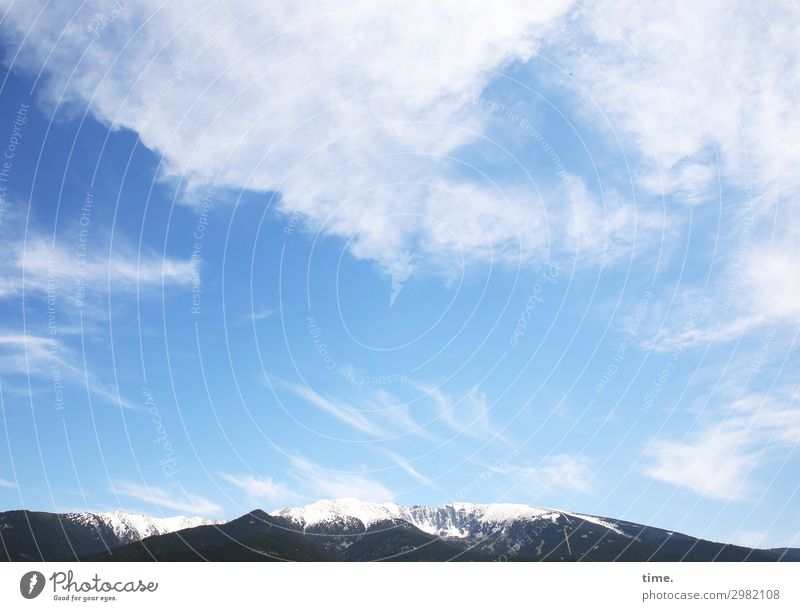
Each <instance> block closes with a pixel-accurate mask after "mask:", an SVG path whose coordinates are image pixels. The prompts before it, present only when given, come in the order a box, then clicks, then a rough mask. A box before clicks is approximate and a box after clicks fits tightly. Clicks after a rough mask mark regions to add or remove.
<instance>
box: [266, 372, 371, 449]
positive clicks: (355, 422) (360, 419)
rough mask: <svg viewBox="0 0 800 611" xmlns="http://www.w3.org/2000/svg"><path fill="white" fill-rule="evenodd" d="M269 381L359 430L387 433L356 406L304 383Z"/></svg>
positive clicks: (367, 432)
mask: <svg viewBox="0 0 800 611" xmlns="http://www.w3.org/2000/svg"><path fill="white" fill-rule="evenodd" d="M268 382H273V383H275V384H276V385H277V386H279V387H281V388H285V389H286V390H288V391H290V392H291V393H292V394H294V395H295V396H297V397H300V398H301V399H303V400H304V401H306V402H308V403H310V404H311V405H313V406H315V407H317V408H319V409H321V410H322V411H323V412H325V413H327V414H329V415H330V416H333V417H334V418H336V419H337V420H339V421H340V422H343V423H344V424H346V425H348V426H349V427H351V428H353V429H355V430H357V431H360V432H362V433H365V434H367V435H371V436H375V437H379V436H383V435H386V433H385V431H384V430H383V429H382V428H381V427H379V426H377V425H375V424H373V423H372V422H371V421H370V419H369V418H367V416H365V415H364V414H363V413H362V412H361V411H360V410H358V409H357V408H355V407H352V406H350V405H345V404H343V403H341V402H338V401H334V400H331V399H328V398H326V397H323V396H322V395H320V394H319V393H317V392H315V391H314V390H313V389H311V388H309V387H308V386H305V385H303V384H295V383H294V382H288V381H285V380H279V379H277V378H275V377H274V376H273V377H270V378H269V379H268Z"/></svg>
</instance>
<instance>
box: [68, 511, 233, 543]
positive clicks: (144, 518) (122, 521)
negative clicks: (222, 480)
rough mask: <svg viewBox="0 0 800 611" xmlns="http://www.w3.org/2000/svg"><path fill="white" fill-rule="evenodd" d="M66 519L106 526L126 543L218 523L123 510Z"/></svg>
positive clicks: (197, 518)
mask: <svg viewBox="0 0 800 611" xmlns="http://www.w3.org/2000/svg"><path fill="white" fill-rule="evenodd" d="M66 517H67V519H69V520H72V521H74V522H76V523H78V524H84V525H87V526H88V525H92V526H96V527H97V526H100V525H104V526H106V527H108V528H110V529H111V530H112V531H113V532H114V534H115V535H116V536H117V537H119V539H120V540H121V541H123V542H125V543H130V542H133V541H140V540H142V539H144V538H146V537H150V536H153V535H165V534H167V533H171V532H175V531H177V530H182V529H184V528H194V527H195V526H204V525H206V524H215V523H217V522H214V521H213V520H207V519H205V518H200V517H187V516H173V517H169V518H154V517H152V516H148V515H145V514H141V513H130V512H127V511H122V510H116V511H109V512H100V513H89V512H81V513H68V514H66Z"/></svg>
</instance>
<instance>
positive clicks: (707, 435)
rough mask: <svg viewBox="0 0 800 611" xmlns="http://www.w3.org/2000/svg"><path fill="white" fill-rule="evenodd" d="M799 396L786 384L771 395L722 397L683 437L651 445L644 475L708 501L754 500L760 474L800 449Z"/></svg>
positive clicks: (666, 439) (757, 490)
mask: <svg viewBox="0 0 800 611" xmlns="http://www.w3.org/2000/svg"><path fill="white" fill-rule="evenodd" d="M799 393H800V387H797V386H792V385H791V384H788V383H783V384H782V385H781V387H777V388H773V389H772V392H770V393H768V394H755V393H745V394H741V395H739V396H736V397H730V396H728V397H720V399H718V401H717V402H715V405H714V406H713V409H711V410H710V414H709V415H706V416H705V417H703V418H701V419H700V420H699V421H698V423H697V426H696V427H694V428H693V429H692V430H689V431H687V433H686V434H685V435H684V436H683V437H680V438H674V437H673V438H669V437H667V438H665V439H664V438H657V439H653V440H652V441H651V443H650V444H649V445H648V447H647V450H646V459H645V464H646V466H645V473H646V474H647V475H649V476H650V477H652V478H654V479H657V480H660V481H663V482H667V483H669V484H674V485H676V486H680V487H682V488H687V489H689V490H691V491H692V492H694V493H696V494H698V495H700V496H704V497H709V498H715V499H722V500H733V501H742V500H748V499H750V498H751V497H752V496H753V495H755V494H757V493H759V492H760V485H759V484H758V482H757V478H756V474H757V473H758V471H759V470H760V469H762V468H763V467H765V466H766V465H769V464H775V463H778V464H780V463H782V462H783V461H785V460H786V458H787V456H788V455H789V454H790V453H791V452H792V451H793V449H794V448H795V447H796V446H797V445H798V444H800V405H798V400H799V399H800V394H799ZM718 404H721V405H723V406H724V408H720V407H719V405H718Z"/></svg>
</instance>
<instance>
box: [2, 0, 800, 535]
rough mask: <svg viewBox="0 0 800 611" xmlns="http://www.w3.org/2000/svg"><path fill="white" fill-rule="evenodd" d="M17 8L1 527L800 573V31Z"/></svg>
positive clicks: (693, 23)
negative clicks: (742, 555) (782, 558)
mask: <svg viewBox="0 0 800 611" xmlns="http://www.w3.org/2000/svg"><path fill="white" fill-rule="evenodd" d="M3 4H4V5H6V6H5V8H4V14H3V18H2V21H1V22H0V28H1V29H2V31H3V65H4V72H3V81H2V89H0V109H1V111H2V112H1V114H0V116H2V118H3V123H2V125H0V147H2V151H3V152H2V153H0V154H2V155H3V159H2V160H0V162H2V163H5V165H3V166H0V170H3V175H2V176H1V177H0V178H3V180H2V181H0V189H1V190H0V196H2V209H0V238H2V241H3V245H4V248H3V254H2V256H1V258H0V384H2V388H1V389H0V390H1V391H2V422H3V434H2V437H3V443H2V444H0V445H1V446H2V450H0V456H2V460H0V504H1V505H2V507H3V508H6V509H11V508H17V507H27V508H34V509H40V510H48V511H53V510H57V511H63V510H105V509H111V508H119V507H122V508H126V509H131V510H137V511H144V512H148V513H152V514H154V515H173V514H176V513H190V514H201V515H206V516H208V517H234V516H237V515H240V514H242V513H244V512H246V511H248V510H249V509H252V508H253V507H263V508H266V509H274V508H277V507H281V506H286V505H292V504H299V503H303V502H308V501H312V500H316V499H318V498H324V497H343V496H348V497H349V496H352V497H358V498H362V499H363V500H370V501H388V500H395V501H397V502H400V503H405V504H414V503H430V504H437V503H444V502H452V501H474V502H501V501H502V502H520V503H531V504H537V505H544V506H551V507H559V508H564V509H570V510H575V511H581V512H585V513H595V514H600V515H606V516H612V517H618V518H623V519H628V520H631V521H636V522H641V523H647V524H652V525H656V526H662V527H665V528H670V529H675V530H682V531H684V532H688V533H691V534H694V535H697V536H703V537H707V538H711V539H716V540H722V541H731V542H737V543H744V544H749V545H763V546H767V545H779V544H790V543H794V544H797V542H798V539H797V532H798V530H799V529H800V510H799V509H798V494H797V487H798V478H797V473H798V459H799V458H800V457H798V454H797V444H798V442H799V441H800V408H799V407H798V405H797V391H798V377H797V370H798V368H797V364H798V360H797V350H796V342H797V331H798V322H800V284H798V282H800V280H799V279H800V264H798V257H797V248H798V244H799V242H798V237H800V231H798V230H799V229H800V227H799V226H798V215H797V210H798V208H797V206H798V195H800V180H798V178H797V175H796V172H792V169H793V168H795V167H797V163H798V162H800V148H798V146H797V141H798V139H797V136H798V135H800V119H798V116H800V115H798V113H797V102H798V100H797V86H798V84H800V83H798V75H799V74H800V70H799V69H798V66H800V48H798V44H797V41H796V40H795V38H794V37H793V35H792V24H796V23H797V18H798V16H797V14H796V12H794V13H793V12H792V10H793V9H792V8H791V7H790V6H788V5H787V6H784V5H782V4H781V3H777V4H771V3H766V4H764V5H763V6H759V7H758V8H748V7H747V6H741V7H739V8H737V9H736V10H729V9H728V8H726V5H724V4H720V5H716V4H714V3H711V4H709V5H708V6H704V7H697V6H694V5H689V4H687V5H686V6H685V7H683V6H678V7H676V6H673V5H672V4H671V3H670V4H666V5H665V6H667V7H668V8H665V9H664V10H655V9H654V10H653V12H652V14H648V15H642V14H640V12H639V11H638V10H635V8H633V7H626V6H624V4H625V3H619V2H615V3H609V4H605V3H600V4H599V5H596V4H595V3H592V8H591V9H589V8H587V7H585V6H582V5H579V4H577V5H576V4H572V3H568V2H553V3H551V4H546V5H542V6H541V7H539V8H536V9H532V8H531V7H529V6H526V4H525V3H520V4H519V5H517V3H515V2H509V3H508V6H507V7H498V6H494V5H492V6H491V7H489V6H482V3H474V4H473V3H453V4H452V6H451V5H450V4H449V3H441V4H440V7H439V8H436V9H434V8H431V7H429V6H426V5H425V4H423V3H419V4H417V3H410V4H409V3H402V4H400V3H397V4H395V3H384V4H382V5H381V6H377V5H376V4H375V3H359V2H354V3H353V5H352V7H350V9H351V10H347V11H345V10H338V11H336V10H332V9H325V10H324V11H323V10H320V9H319V7H316V8H315V7H309V8H299V7H294V6H291V5H283V4H280V3H279V4H276V5H270V6H269V7H268V8H250V7H248V6H246V4H244V3H241V4H240V3H234V4H233V5H229V6H228V7H227V8H226V7H221V6H218V5H216V4H213V3H212V4H209V5H207V6H206V5H203V6H202V7H198V6H197V5H196V4H192V5H191V9H188V8H187V7H181V6H180V3H175V4H174V5H173V4H171V5H170V6H165V7H159V5H158V3H150V2H144V3H136V5H133V4H125V3H122V4H120V5H119V6H117V7H116V8H114V7H113V6H111V5H103V4H95V3H87V4H85V5H83V6H82V8H80V9H78V10H77V11H74V12H73V9H69V10H68V9H67V8H66V7H51V6H48V7H47V8H46V9H45V10H44V11H42V12H41V14H40V13H39V8H38V7H37V5H38V4H39V3H37V2H26V3H25V4H24V5H23V4H22V3H5V2H4V3H3ZM475 23H481V24H482V26H483V27H481V28H478V29H476V28H475V27H474V24H475Z"/></svg>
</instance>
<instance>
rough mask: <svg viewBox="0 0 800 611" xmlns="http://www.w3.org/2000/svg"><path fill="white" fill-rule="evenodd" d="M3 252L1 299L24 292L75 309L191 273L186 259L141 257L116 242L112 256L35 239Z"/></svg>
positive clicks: (180, 281) (186, 279)
mask: <svg viewBox="0 0 800 611" xmlns="http://www.w3.org/2000/svg"><path fill="white" fill-rule="evenodd" d="M7 247H8V248H10V249H11V250H12V251H13V252H14V255H13V258H12V259H10V260H8V262H7V263H6V264H5V265H2V266H0V298H3V297H5V298H9V297H17V296H19V295H20V294H21V292H22V290H23V288H24V289H25V291H26V293H27V294H28V295H30V294H31V293H33V294H38V295H48V296H50V295H52V296H54V298H56V299H60V300H64V301H65V302H66V303H70V304H73V303H76V302H82V301H84V299H85V297H86V296H88V295H91V294H96V293H97V292H103V291H106V290H108V289H109V288H110V290H112V291H115V290H122V291H127V292H134V291H136V290H137V289H140V290H141V289H147V288H151V287H158V286H161V285H162V283H163V284H164V285H165V286H167V287H169V286H171V285H176V284H188V283H190V282H191V281H192V273H193V271H194V267H193V265H192V262H191V261H189V260H185V261H182V260H176V259H171V258H169V257H162V256H159V255H157V254H156V253H154V252H151V251H149V250H148V249H144V252H143V253H142V254H141V255H139V254H137V253H136V251H135V250H134V249H133V248H132V247H130V246H129V245H127V244H124V243H122V242H121V241H120V240H118V241H117V243H116V244H115V246H114V250H113V252H112V253H111V254H110V255H109V253H108V252H107V251H106V252H104V253H102V254H97V253H83V251H81V253H79V252H78V251H77V250H70V249H68V248H67V247H66V246H64V245H63V244H61V243H58V242H55V243H54V242H53V241H52V240H49V239H46V238H45V237H43V236H39V235H32V236H29V237H28V239H27V241H26V242H22V241H17V242H14V241H10V243H9V244H7ZM23 278H24V282H23Z"/></svg>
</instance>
